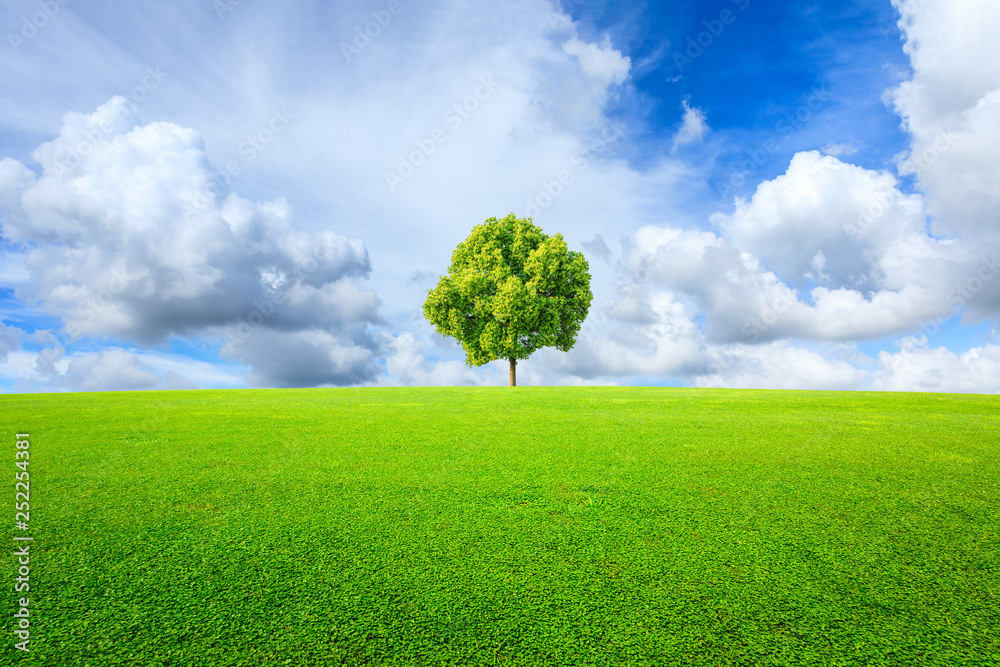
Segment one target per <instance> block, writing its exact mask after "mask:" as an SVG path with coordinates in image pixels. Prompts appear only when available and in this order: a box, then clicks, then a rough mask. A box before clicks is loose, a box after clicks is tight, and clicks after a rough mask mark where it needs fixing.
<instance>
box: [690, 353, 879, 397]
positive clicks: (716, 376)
mask: <svg viewBox="0 0 1000 667" xmlns="http://www.w3.org/2000/svg"><path fill="white" fill-rule="evenodd" d="M713 352H714V353H713V356H714V357H715V361H714V363H713V365H714V366H715V370H714V371H712V372H709V373H707V374H704V375H700V376H698V377H696V378H695V380H694V385H695V386H696V387H729V388H740V389H823V390H831V391H848V390H852V389H861V388H862V387H863V386H864V384H865V381H866V380H867V378H868V372H867V371H864V370H859V369H858V368H856V367H855V366H853V365H851V364H850V363H848V362H846V361H841V360H837V359H829V358H828V357H827V356H825V355H823V354H820V353H818V352H815V351H813V350H806V349H802V348H798V347H794V346H792V345H790V344H789V343H788V341H776V342H773V343H770V344H768V345H761V346H750V345H735V346H728V347H725V348H718V349H716V350H714V351H713Z"/></svg>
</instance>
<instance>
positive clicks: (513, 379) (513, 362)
mask: <svg viewBox="0 0 1000 667" xmlns="http://www.w3.org/2000/svg"><path fill="white" fill-rule="evenodd" d="M510 386H512V387H516V386H517V359H515V358H514V357H511V358H510Z"/></svg>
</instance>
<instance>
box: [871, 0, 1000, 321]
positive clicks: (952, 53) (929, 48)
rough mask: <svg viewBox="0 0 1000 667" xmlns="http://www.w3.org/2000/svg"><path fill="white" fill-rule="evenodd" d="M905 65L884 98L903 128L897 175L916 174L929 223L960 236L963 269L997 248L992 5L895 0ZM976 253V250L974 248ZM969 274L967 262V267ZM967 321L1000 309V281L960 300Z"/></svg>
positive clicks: (997, 100)
mask: <svg viewBox="0 0 1000 667" xmlns="http://www.w3.org/2000/svg"><path fill="white" fill-rule="evenodd" d="M893 5H894V6H895V7H896V8H897V9H898V10H899V11H900V14H901V19H900V21H899V26H900V28H901V30H902V31H903V34H904V36H905V44H904V50H905V51H906V53H907V54H908V55H909V57H910V62H911V64H912V68H913V72H912V75H911V76H910V78H909V79H908V80H906V81H904V82H903V83H901V84H900V85H899V86H898V87H897V88H895V89H893V90H891V91H888V93H887V97H888V99H889V100H890V101H891V103H892V104H893V105H894V106H895V108H896V110H897V111H898V112H899V114H900V116H901V118H902V120H903V127H904V128H905V129H906V130H907V131H908V132H909V133H910V136H911V146H910V150H909V151H908V152H907V153H906V154H905V155H904V156H903V159H902V160H901V162H900V163H899V170H900V173H901V174H904V175H911V176H913V177H915V179H916V182H917V185H918V186H919V187H920V189H921V190H922V192H923V194H924V197H925V198H926V201H927V208H928V211H929V213H930V214H931V216H932V223H933V224H932V229H933V232H934V233H935V234H936V235H938V236H942V237H952V238H959V239H961V240H962V241H964V242H965V243H964V247H966V248H967V249H968V253H969V255H971V257H970V258H969V260H968V261H967V262H966V265H967V269H971V270H974V266H973V264H974V263H975V262H976V260H977V258H981V257H982V255H983V254H984V253H985V254H986V255H989V254H991V253H996V252H997V251H998V250H1000V226H998V225H997V220H1000V189H998V188H997V187H996V184H997V183H998V182H1000V161H998V160H997V155H1000V52H998V51H997V49H996V47H995V45H994V43H995V41H996V39H995V38H996V34H997V32H998V31H1000V5H997V4H996V3H988V2H978V3H977V2H943V1H936V2H934V1H930V0H893ZM977 256H978V257H977ZM967 273H968V271H967ZM963 305H964V306H965V310H966V314H967V316H970V317H971V318H972V319H974V320H981V319H985V318H990V319H993V320H996V319H997V317H998V316H1000V281H992V282H991V283H989V284H988V285H985V286H984V289H982V290H981V291H980V292H979V293H978V294H977V295H976V296H975V297H974V298H972V299H969V300H968V301H967V302H966V303H965V304H963Z"/></svg>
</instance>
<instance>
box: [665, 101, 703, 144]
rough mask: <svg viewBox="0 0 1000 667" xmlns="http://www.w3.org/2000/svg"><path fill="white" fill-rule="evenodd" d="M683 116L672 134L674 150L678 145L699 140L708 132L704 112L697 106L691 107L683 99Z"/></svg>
mask: <svg viewBox="0 0 1000 667" xmlns="http://www.w3.org/2000/svg"><path fill="white" fill-rule="evenodd" d="M683 105H684V116H683V118H682V119H681V127H680V129H679V130H677V134H675V135H674V150H677V147H678V146H687V145H688V144H693V143H695V142H696V141H698V142H700V141H701V140H702V139H703V138H704V136H705V134H706V133H707V132H708V130H709V127H708V120H707V118H706V117H705V112H704V111H703V110H701V109H699V108H697V107H692V106H690V105H689V104H688V101H687V100H684V102H683Z"/></svg>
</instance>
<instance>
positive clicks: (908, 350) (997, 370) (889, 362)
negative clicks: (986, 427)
mask: <svg viewBox="0 0 1000 667" xmlns="http://www.w3.org/2000/svg"><path fill="white" fill-rule="evenodd" d="M926 342H927V341H926V338H923V337H920V338H905V339H903V340H902V341H900V348H901V349H900V350H899V352H896V353H894V354H893V353H889V352H884V351H883V352H880V353H879V355H878V361H879V364H880V366H881V369H880V371H879V372H878V373H877V375H876V377H875V379H874V381H873V382H872V386H871V388H872V389H877V390H881V391H935V392H961V393H977V394H995V393H1000V346H998V345H992V344H991V345H986V346H984V347H977V348H973V349H971V350H969V351H968V352H965V353H963V354H955V353H954V352H952V351H950V350H948V349H947V348H944V347H938V348H930V347H927V346H926Z"/></svg>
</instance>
